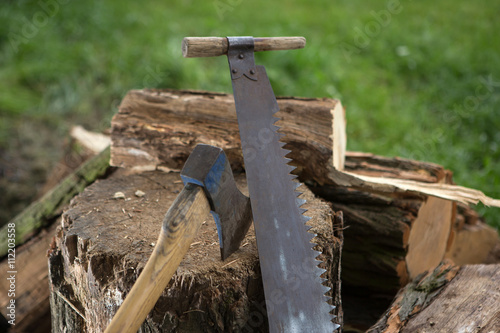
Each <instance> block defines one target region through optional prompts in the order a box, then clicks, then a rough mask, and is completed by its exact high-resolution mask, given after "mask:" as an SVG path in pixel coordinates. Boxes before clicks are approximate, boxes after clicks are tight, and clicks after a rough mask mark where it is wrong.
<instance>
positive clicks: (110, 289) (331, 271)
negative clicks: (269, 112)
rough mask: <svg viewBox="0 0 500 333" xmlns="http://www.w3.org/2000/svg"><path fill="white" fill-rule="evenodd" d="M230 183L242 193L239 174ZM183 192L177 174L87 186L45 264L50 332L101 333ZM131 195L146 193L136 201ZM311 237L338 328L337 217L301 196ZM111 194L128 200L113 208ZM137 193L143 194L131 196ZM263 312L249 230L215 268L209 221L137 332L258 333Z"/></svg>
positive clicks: (122, 177) (119, 177)
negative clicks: (334, 308)
mask: <svg viewBox="0 0 500 333" xmlns="http://www.w3.org/2000/svg"><path fill="white" fill-rule="evenodd" d="M236 182H237V184H238V186H239V187H240V188H241V189H242V191H243V192H246V185H245V178H244V175H243V174H240V175H237V176H236ZM182 187H183V185H182V183H181V182H180V177H179V174H178V173H175V172H172V173H164V172H159V171H153V172H144V173H139V174H127V172H126V171H124V170H119V171H117V172H115V173H114V174H113V175H111V176H110V177H109V178H107V179H105V180H101V181H99V182H97V183H95V184H93V185H91V186H89V187H88V188H87V189H86V190H85V191H84V192H83V193H82V194H81V195H80V196H78V197H77V198H75V199H74V200H73V201H72V203H71V206H70V208H69V209H68V210H67V211H66V212H65V213H64V214H63V218H62V222H61V229H60V231H59V233H58V237H57V239H56V244H57V247H56V250H55V251H53V253H52V255H51V257H50V279H51V289H52V293H51V311H52V325H53V330H54V331H63V330H64V329H66V330H69V331H79V332H80V331H81V332H102V331H103V330H104V328H105V327H106V326H107V325H108V324H109V322H110V320H111V318H112V316H113V315H114V313H115V312H116V311H117V308H118V307H119V305H120V304H121V303H122V302H123V299H124V298H125V297H126V295H127V293H128V292H129V290H130V289H131V286H132V285H133V283H134V282H135V280H136V279H137V277H138V275H139V274H140V273H141V271H142V270H143V268H144V265H145V263H146V261H147V260H148V258H149V256H150V254H151V252H152V249H153V246H152V245H154V242H155V241H156V240H157V237H158V234H159V232H160V229H161V221H162V220H163V215H164V214H165V212H166V211H167V209H168V207H169V206H170V205H171V204H172V202H173V201H174V199H175V197H176V196H177V194H178V192H179V191H180V189H181V188H182ZM137 190H140V191H142V192H143V193H145V195H144V196H136V195H135V193H136V192H137ZM304 190H305V191H304V194H303V196H304V198H305V199H306V200H308V203H307V206H306V207H305V208H308V209H309V211H308V215H309V216H311V217H312V220H311V221H310V223H311V225H312V226H313V231H314V232H316V233H317V234H318V236H317V237H316V238H315V241H316V242H317V243H318V245H317V247H316V249H317V250H319V251H320V252H321V253H322V255H321V257H320V259H322V261H323V263H322V265H323V268H325V269H326V270H327V272H326V273H325V277H326V278H327V279H328V283H329V285H330V286H332V287H334V289H333V292H334V294H332V296H334V298H333V303H334V305H336V306H337V309H336V311H337V312H336V314H337V316H338V319H337V320H342V305H341V299H340V279H339V276H340V251H341V245H342V238H341V234H342V217H341V214H335V213H334V212H333V211H332V210H331V208H330V207H329V206H328V205H327V204H326V203H325V202H324V201H322V200H320V199H317V198H315V197H314V195H313V194H312V193H311V192H310V191H308V190H307V188H304ZM116 192H122V193H123V194H124V197H125V198H122V199H116V197H121V195H120V196H115V193H116ZM137 193H140V192H137ZM264 305H265V303H264V296H263V288H262V282H261V277H260V272H259V264H258V255H257V248H256V243H255V234H254V232H253V228H251V230H250V231H249V233H248V235H247V236H246V238H245V240H244V241H243V245H242V246H241V248H240V250H238V251H237V252H236V253H234V254H233V255H232V256H230V257H229V258H228V259H227V260H226V261H225V262H222V261H221V260H220V250H219V246H218V236H217V232H216V227H215V223H214V222H213V220H212V218H211V216H207V218H206V222H204V223H203V224H202V226H201V230H200V232H199V234H198V235H197V236H196V237H195V239H194V241H193V243H192V244H191V248H190V250H189V251H188V253H187V254H186V256H185V257H184V260H183V261H182V262H181V264H180V266H179V268H178V269H177V272H176V274H175V275H174V276H173V278H172V279H171V281H170V283H169V287H167V289H166V290H165V291H164V292H163V294H162V296H161V297H160V299H159V301H158V302H157V303H156V306H155V308H154V309H153V311H151V313H150V314H149V316H148V318H147V319H146V322H145V323H144V324H143V325H142V331H143V332H171V331H175V332H245V331H249V332H250V331H253V332H265V331H266V330H265V324H266V317H265V306H264Z"/></svg>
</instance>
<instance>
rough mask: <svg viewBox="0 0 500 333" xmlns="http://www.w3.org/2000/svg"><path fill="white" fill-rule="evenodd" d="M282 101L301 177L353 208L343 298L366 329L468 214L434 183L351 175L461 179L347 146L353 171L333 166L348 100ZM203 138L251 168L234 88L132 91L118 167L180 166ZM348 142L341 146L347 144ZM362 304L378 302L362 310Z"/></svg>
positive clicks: (444, 251) (445, 247)
mask: <svg viewBox="0 0 500 333" xmlns="http://www.w3.org/2000/svg"><path fill="white" fill-rule="evenodd" d="M278 105H279V106H280V112H279V113H278V114H277V115H278V117H281V120H280V122H279V123H278V125H281V126H282V128H281V132H283V133H284V134H285V136H284V137H283V139H282V140H283V141H284V142H286V146H285V148H286V149H289V150H291V151H292V152H291V153H290V154H289V157H290V158H292V159H293V162H292V163H293V164H294V165H295V166H297V169H296V173H297V174H298V175H299V179H300V180H301V181H303V182H305V183H306V184H307V185H308V186H309V187H310V188H311V189H312V190H313V191H314V193H316V194H317V195H319V196H321V197H322V198H325V199H327V200H328V201H330V202H331V204H332V207H334V210H340V211H343V213H344V217H345V222H346V227H347V229H346V231H345V234H346V241H345V246H344V259H345V260H344V262H343V269H342V272H343V281H344V301H345V302H346V303H347V304H349V305H350V304H353V306H354V309H353V310H354V311H349V312H348V313H358V314H359V312H365V314H366V316H364V318H365V319H363V320H362V321H361V322H359V317H360V316H359V315H357V316H356V318H354V317H350V316H349V315H347V316H346V318H345V322H347V323H353V325H354V326H355V325H358V327H361V328H364V329H366V328H368V327H369V326H371V325H372V324H373V323H374V322H375V321H376V320H377V319H378V317H379V316H380V314H382V313H383V311H384V310H385V308H386V307H387V306H388V305H389V303H390V301H391V300H392V298H393V297H394V295H395V294H396V292H397V291H398V290H399V288H400V287H401V286H404V285H405V284H406V283H407V282H408V281H410V280H411V279H412V278H415V277H416V276H418V275H419V274H420V273H422V272H423V271H426V270H432V269H433V268H435V267H436V266H437V265H438V264H439V263H440V262H441V261H442V260H443V258H445V257H446V256H450V255H451V254H450V253H452V252H450V251H453V250H450V249H453V244H454V242H455V241H456V239H460V238H461V237H455V236H457V235H458V231H459V230H458V229H457V223H455V220H456V219H460V218H461V219H463V218H464V215H463V214H458V213H457V210H456V205H455V204H454V203H453V202H452V201H450V200H447V199H443V198H439V197H435V196H431V195H429V194H428V192H432V191H431V190H428V189H426V190H425V191H424V192H419V191H416V190H410V191H408V190H405V189H401V188H398V187H397V186H396V185H393V184H391V185H388V186H376V185H373V184H368V185H367V186H365V183H364V182H363V181H362V180H360V179H355V178H353V177H352V176H350V175H352V174H354V175H358V176H359V177H363V176H371V177H379V178H380V179H393V180H394V179H395V180H404V181H411V182H413V186H414V187H415V184H417V185H419V184H421V185H422V186H423V185H435V187H436V188H439V186H441V185H442V184H452V183H453V181H452V173H451V172H450V171H448V170H446V169H444V168H443V167H442V166H440V165H437V164H433V163H426V162H420V161H413V160H408V159H402V158H386V157H381V156H376V155H373V154H367V153H353V152H347V153H346V154H345V156H346V157H345V163H344V164H345V165H344V169H345V170H346V171H347V172H350V173H351V174H350V175H347V174H343V173H341V172H339V171H337V170H335V169H333V168H332V165H333V164H334V163H335V164H336V165H337V166H338V167H339V168H341V166H342V163H341V162H342V161H338V160H334V158H333V156H332V155H333V153H332V146H333V142H332V138H333V137H335V138H339V139H340V140H342V138H343V136H342V133H338V130H337V132H335V131H334V126H335V125H334V121H333V120H334V115H337V118H338V117H339V114H340V115H341V112H340V108H341V106H340V103H339V102H338V101H335V100H330V99H298V98H278ZM337 128H338V124H337ZM198 143H206V144H213V145H217V146H219V147H222V148H224V149H225V150H226V153H227V155H228V158H229V160H230V162H231V165H232V167H233V169H234V170H236V171H240V170H242V169H243V161H242V156H241V151H240V148H239V147H240V139H239V134H238V129H237V122H236V113H235V110H234V102H233V98H232V96H231V95H227V94H216V93H208V92H195V91H174V90H140V91H131V92H129V94H127V96H126V97H125V98H124V100H123V101H122V104H121V106H120V109H119V112H118V114H116V115H115V117H114V118H113V120H112V149H111V164H112V165H115V166H121V167H125V168H130V169H134V170H144V169H146V170H154V169H159V170H178V169H180V168H181V166H182V164H183V162H184V161H185V159H186V158H187V156H188V155H189V153H190V151H191V150H192V149H193V148H194V146H195V145H196V144H198ZM340 146H341V147H340V148H338V149H340V150H342V147H343V146H344V145H342V144H341V145H340ZM343 177H344V178H343ZM348 177H351V178H348ZM382 177H384V178H382ZM414 187H413V188H414ZM483 226H484V224H483ZM477 235H478V239H479V233H477ZM481 237H482V236H481ZM488 244H489V243H488ZM488 246H489V245H488ZM474 251H475V252H476V250H474ZM455 252H456V251H455ZM477 252H478V251H477ZM465 263H467V261H465ZM374 300H376V301H374ZM360 304H361V305H362V306H361V307H363V306H365V305H366V306H367V307H370V306H371V305H372V304H376V305H375V306H374V307H372V308H367V309H366V310H360ZM349 305H346V307H348V306H349ZM361 317H363V316H361ZM357 320H358V322H356V321H357Z"/></svg>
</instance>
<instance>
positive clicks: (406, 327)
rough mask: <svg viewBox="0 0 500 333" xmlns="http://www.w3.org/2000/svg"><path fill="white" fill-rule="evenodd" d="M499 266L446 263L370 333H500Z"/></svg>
mask: <svg viewBox="0 0 500 333" xmlns="http://www.w3.org/2000/svg"><path fill="white" fill-rule="evenodd" d="M499 282H500V264H496V265H465V266H462V267H459V266H456V265H453V264H452V263H451V262H443V263H442V264H440V265H439V266H438V267H437V268H436V269H435V270H434V271H431V272H429V273H428V274H422V275H420V276H419V277H418V278H417V279H415V280H414V281H413V282H412V283H410V284H408V285H407V286H406V287H405V288H404V289H402V290H401V291H400V292H399V293H398V295H397V296H396V298H395V300H394V302H393V303H392V305H391V306H390V308H389V309H388V310H387V312H386V313H385V314H384V316H382V318H381V319H380V320H379V321H378V322H377V323H376V324H375V325H374V326H373V327H371V328H370V329H369V330H368V332H369V333H382V332H385V333H389V332H390V333H395V332H402V333H403V332H404V333H410V332H411V333H418V332H428V333H432V332H484V333H490V332H499V331H500V309H499V307H498V303H499V301H500V289H499V288H498V284H499Z"/></svg>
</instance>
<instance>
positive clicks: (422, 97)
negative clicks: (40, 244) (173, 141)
mask: <svg viewBox="0 0 500 333" xmlns="http://www.w3.org/2000/svg"><path fill="white" fill-rule="evenodd" d="M498 13H500V1H491V0H479V1H475V2H471V1H464V0H458V1H452V0H434V1H430V0H421V1H411V0H406V1H405V0H400V1H373V0H372V1H368V0H350V1H347V0H338V1H331V0H330V1H326V0H316V1H299V0H293V1H286V2H285V1H283V2H277V1H262V0H255V1H243V0H220V1H219V0H216V1H194V0H185V1H148V2H140V1H130V0H122V1H95V0H89V1H70V0H41V1H21V0H19V1H13V0H11V1H4V2H3V3H2V6H1V7H0V22H2V23H1V24H0V64H1V66H0V117H1V122H0V152H1V153H2V163H3V164H4V165H5V164H9V163H10V167H11V168H10V169H9V167H8V166H4V170H3V171H2V172H3V174H4V175H3V176H4V178H9V177H10V179H13V180H12V181H14V182H15V181H16V179H17V180H19V179H22V177H20V178H19V177H18V178H16V177H13V178H12V174H16V173H17V172H18V171H19V170H20V171H23V170H24V171H25V173H28V174H30V173H31V174H33V173H34V174H38V176H39V178H43V175H44V174H45V172H46V171H47V170H48V169H49V168H50V164H51V163H52V164H53V163H55V161H56V160H57V158H58V156H59V155H60V154H61V151H60V147H61V138H64V137H65V136H67V134H66V133H67V130H68V128H69V126H71V125H72V124H83V125H85V126H86V127H87V128H90V129H93V130H102V129H105V128H107V127H109V120H110V118H111V116H112V115H113V113H114V112H116V108H117V105H118V104H119V102H120V100H121V98H122V97H123V96H124V95H125V93H126V92H127V91H128V90H130V89H135V88H143V87H158V88H165V87H168V88H189V89H204V90H212V91H224V92H230V91H231V85H230V81H229V79H228V69H227V61H226V60H225V59H224V58H222V57H219V58H206V59H184V58H182V56H181V50H180V45H181V40H182V38H183V37H185V36H228V35H230V36H236V35H253V36H305V37H306V38H307V46H306V48H305V49H304V50H300V51H283V52H268V53H259V54H258V55H257V56H256V57H257V61H258V62H259V63H260V64H264V65H265V66H266V68H267V70H268V73H269V76H270V79H271V81H272V84H273V87H274V90H275V93H276V94H277V95H295V96H306V97H334V98H339V99H340V100H341V101H342V103H343V105H344V106H345V108H346V111H347V119H348V149H349V150H360V151H366V152H373V153H376V154H381V155H386V156H401V157H407V158H414V159H420V160H425V161H431V162H435V163H439V164H442V165H444V166H445V167H447V168H449V169H451V170H453V172H454V178H455V181H456V182H457V183H458V184H461V185H465V186H470V187H473V188H478V189H481V190H483V191H484V192H485V193H486V194H488V195H490V196H493V197H496V198H500V170H499V168H498V166H497V163H498V162H499V161H500V147H499V145H500V131H499V128H500V117H499V109H500V42H499V41H500V40H499V39H498V32H499V31H500V20H498ZM18 155H21V157H20V161H21V162H23V161H33V162H35V163H34V165H35V166H27V165H25V163H21V162H16V157H18ZM10 159H12V160H10ZM39 161H41V162H39ZM18 164H20V165H18ZM7 176H8V177H7ZM19 186H22V185H19ZM30 188H31V187H30ZM28 192H29V189H28ZM30 193H34V191H33V190H32V191H31V192H30ZM19 198H21V199H29V195H27V194H24V196H23V195H20V196H19ZM0 209H1V208H0ZM479 209H480V211H481V213H483V214H485V216H486V218H487V221H488V223H490V224H491V225H493V226H496V227H499V226H500V217H499V212H500V210H499V209H492V208H488V209H486V208H484V207H480V208H479Z"/></svg>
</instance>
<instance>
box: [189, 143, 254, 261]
mask: <svg viewBox="0 0 500 333" xmlns="http://www.w3.org/2000/svg"><path fill="white" fill-rule="evenodd" d="M181 179H182V181H183V182H184V185H187V184H190V183H192V184H196V185H199V186H202V187H203V189H204V191H205V194H206V196H207V199H208V202H209V203H210V209H211V213H212V216H213V217H214V220H215V223H216V225H217V232H218V234H219V244H220V252H221V257H222V260H225V259H226V258H227V257H229V256H230V255H231V254H232V253H233V252H234V251H236V250H238V248H239V247H240V244H241V241H242V240H243V238H244V237H245V235H246V233H247V231H248V228H249V227H250V224H251V223H252V210H251V206H250V199H249V198H248V197H246V196H245V195H244V194H242V193H241V192H240V190H238V188H237V187H236V183H235V181H234V177H233V172H232V170H231V165H230V164H229V161H228V160H227V158H226V154H224V151H223V150H222V149H220V148H217V147H214V146H210V145H204V144H199V145H197V146H196V147H195V148H194V150H193V152H192V153H191V155H189V157H188V159H187V161H186V163H185V164H184V167H183V168H182V171H181Z"/></svg>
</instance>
